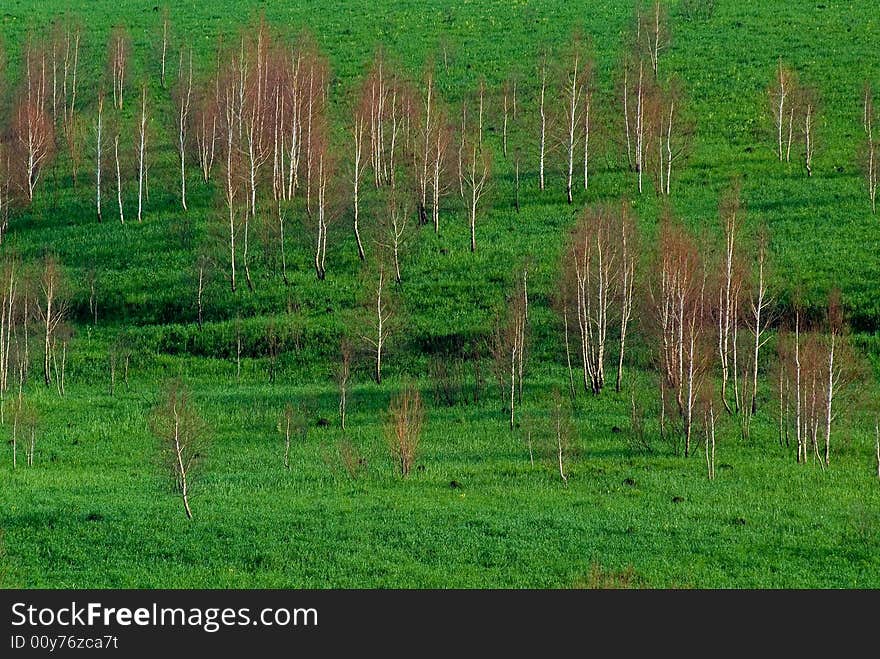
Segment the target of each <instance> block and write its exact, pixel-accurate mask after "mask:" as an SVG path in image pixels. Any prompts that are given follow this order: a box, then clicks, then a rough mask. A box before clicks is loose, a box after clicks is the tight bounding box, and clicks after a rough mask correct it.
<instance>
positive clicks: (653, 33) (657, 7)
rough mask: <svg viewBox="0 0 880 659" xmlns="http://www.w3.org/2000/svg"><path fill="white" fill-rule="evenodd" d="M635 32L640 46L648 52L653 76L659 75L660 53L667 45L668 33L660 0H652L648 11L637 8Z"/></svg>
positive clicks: (664, 11) (664, 12) (668, 40)
mask: <svg viewBox="0 0 880 659" xmlns="http://www.w3.org/2000/svg"><path fill="white" fill-rule="evenodd" d="M638 22H639V25H638V27H637V32H638V34H639V35H640V37H641V44H640V45H641V47H642V48H643V49H644V50H645V51H646V52H647V53H648V59H649V60H650V62H651V69H652V70H653V71H654V77H655V78H656V77H657V76H658V75H659V70H660V53H662V52H663V51H664V50H666V49H667V48H668V47H669V42H670V35H669V26H668V22H667V17H666V10H665V8H664V7H663V5H662V4H661V3H660V0H654V2H653V3H652V4H651V7H650V9H649V10H648V11H644V10H642V9H639V16H638Z"/></svg>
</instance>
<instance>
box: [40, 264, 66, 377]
mask: <svg viewBox="0 0 880 659" xmlns="http://www.w3.org/2000/svg"><path fill="white" fill-rule="evenodd" d="M39 286H40V288H39V290H40V303H39V304H38V305H37V309H36V311H37V314H38V318H39V322H40V326H41V328H42V334H43V379H44V381H45V384H46V386H47V387H49V386H51V385H52V381H53V380H52V357H53V347H54V345H55V334H56V332H57V331H58V328H59V326H60V325H61V323H62V322H63V320H64V318H65V317H66V315H67V310H68V301H67V297H66V293H65V282H64V278H63V274H62V271H61V267H60V265H59V264H58V262H57V261H56V260H55V258H54V257H52V256H48V257H46V259H45V260H44V261H43V268H42V273H41V276H40V284H39Z"/></svg>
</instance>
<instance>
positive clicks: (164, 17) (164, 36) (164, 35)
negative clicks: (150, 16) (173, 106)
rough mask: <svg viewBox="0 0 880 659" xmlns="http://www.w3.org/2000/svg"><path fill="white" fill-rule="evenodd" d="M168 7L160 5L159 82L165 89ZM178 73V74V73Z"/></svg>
mask: <svg viewBox="0 0 880 659" xmlns="http://www.w3.org/2000/svg"><path fill="white" fill-rule="evenodd" d="M168 23H169V20H168V7H162V58H161V67H160V73H159V82H160V83H161V84H162V89H165V60H166V59H167V54H168ZM178 75H179V74H178Z"/></svg>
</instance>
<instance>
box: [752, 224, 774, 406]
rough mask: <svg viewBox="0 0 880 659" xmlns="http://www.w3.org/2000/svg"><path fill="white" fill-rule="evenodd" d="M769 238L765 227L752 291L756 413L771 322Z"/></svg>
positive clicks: (753, 402)
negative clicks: (761, 364) (760, 369)
mask: <svg viewBox="0 0 880 659" xmlns="http://www.w3.org/2000/svg"><path fill="white" fill-rule="evenodd" d="M768 242H769V238H768V235H767V231H766V229H765V228H762V229H761V232H760V233H759V235H758V250H757V254H756V258H755V261H756V264H757V269H758V272H757V281H756V283H755V287H754V290H753V292H752V296H751V301H750V303H749V308H750V311H751V319H750V320H751V322H750V323H749V329H750V330H751V331H752V336H753V337H754V343H753V346H754V350H753V351H752V386H751V401H750V403H749V409H750V410H751V413H752V414H753V415H754V414H755V412H757V410H758V394H757V391H758V362H759V353H760V350H761V348H762V347H763V346H764V345H765V344H766V343H767V341H768V340H769V337H766V336H765V335H764V333H765V331H766V329H767V326H768V324H769V320H770V319H769V317H768V316H769V307H770V304H771V299H770V297H769V296H768V294H767V272H766V269H767V249H768Z"/></svg>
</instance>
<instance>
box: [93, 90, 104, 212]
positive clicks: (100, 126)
mask: <svg viewBox="0 0 880 659" xmlns="http://www.w3.org/2000/svg"><path fill="white" fill-rule="evenodd" d="M103 155H104V91H103V90H100V91H99V92H98V116H97V120H96V123H95V210H96V211H97V213H98V222H101V175H102V172H103V168H102V165H103Z"/></svg>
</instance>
